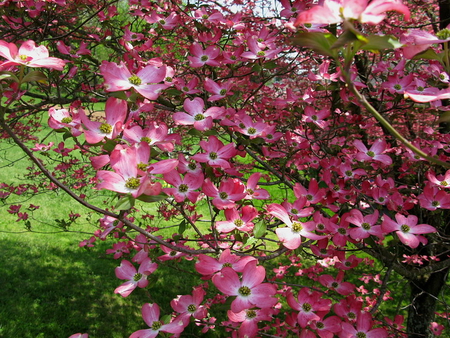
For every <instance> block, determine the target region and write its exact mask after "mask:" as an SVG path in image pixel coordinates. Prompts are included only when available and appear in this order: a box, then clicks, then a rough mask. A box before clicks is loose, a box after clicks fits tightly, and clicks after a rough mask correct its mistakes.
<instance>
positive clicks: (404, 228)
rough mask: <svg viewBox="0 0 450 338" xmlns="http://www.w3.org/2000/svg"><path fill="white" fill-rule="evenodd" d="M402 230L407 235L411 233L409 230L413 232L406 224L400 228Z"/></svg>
mask: <svg viewBox="0 0 450 338" xmlns="http://www.w3.org/2000/svg"><path fill="white" fill-rule="evenodd" d="M400 230H401V231H402V232H403V233H405V234H406V233H408V232H409V230H411V228H410V227H409V226H407V225H406V224H402V226H401V227H400Z"/></svg>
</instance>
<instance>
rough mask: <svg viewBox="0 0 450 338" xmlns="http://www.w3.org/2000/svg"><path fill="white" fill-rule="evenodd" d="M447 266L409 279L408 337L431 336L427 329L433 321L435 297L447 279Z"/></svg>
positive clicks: (424, 337)
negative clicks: (426, 274)
mask: <svg viewBox="0 0 450 338" xmlns="http://www.w3.org/2000/svg"><path fill="white" fill-rule="evenodd" d="M448 270H449V269H448V268H447V269H445V270H442V271H439V272H435V273H432V274H430V275H428V276H423V277H422V278H418V279H415V280H411V282H410V287H411V293H410V295H411V305H410V307H409V311H408V321H407V328H408V338H428V337H432V336H433V335H432V333H431V331H430V329H429V327H430V324H431V322H433V321H434V316H435V315H434V313H435V311H436V305H437V298H438V296H439V293H440V292H441V290H442V287H443V286H444V285H445V283H446V281H447V274H448Z"/></svg>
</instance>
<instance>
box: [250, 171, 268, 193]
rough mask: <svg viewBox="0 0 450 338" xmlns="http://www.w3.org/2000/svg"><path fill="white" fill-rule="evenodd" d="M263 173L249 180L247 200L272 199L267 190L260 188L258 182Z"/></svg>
mask: <svg viewBox="0 0 450 338" xmlns="http://www.w3.org/2000/svg"><path fill="white" fill-rule="evenodd" d="M261 176H262V174H261V173H253V174H251V175H250V177H249V178H248V180H247V190H246V192H247V196H246V197H245V199H257V200H266V199H269V198H270V194H269V192H268V191H267V190H266V189H261V188H260V187H259V186H258V181H259V179H260V178H261Z"/></svg>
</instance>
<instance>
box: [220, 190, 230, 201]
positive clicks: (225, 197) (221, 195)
mask: <svg viewBox="0 0 450 338" xmlns="http://www.w3.org/2000/svg"><path fill="white" fill-rule="evenodd" d="M219 196H220V198H221V199H223V200H224V199H227V198H228V194H227V193H226V192H225V191H222V192H221V193H220V194H219Z"/></svg>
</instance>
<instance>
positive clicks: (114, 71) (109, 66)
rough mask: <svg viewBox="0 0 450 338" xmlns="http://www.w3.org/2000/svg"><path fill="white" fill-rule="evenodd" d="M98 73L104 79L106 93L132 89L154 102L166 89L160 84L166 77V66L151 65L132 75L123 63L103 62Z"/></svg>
mask: <svg viewBox="0 0 450 338" xmlns="http://www.w3.org/2000/svg"><path fill="white" fill-rule="evenodd" d="M100 73H101V74H102V75H103V77H104V78H105V83H104V86H105V89H106V91H108V92H116V91H121V90H128V89H130V88H134V89H135V90H136V91H137V92H138V93H139V94H141V95H142V96H143V97H145V98H147V99H149V100H156V99H157V98H158V96H159V93H160V91H162V90H164V89H166V88H167V87H168V86H167V85H166V84H163V83H160V82H162V81H164V78H165V77H166V66H161V67H157V66H155V65H152V64H151V65H148V66H147V67H145V68H143V69H141V70H139V71H138V72H137V73H136V74H133V73H131V72H130V70H129V69H128V67H127V66H126V65H125V63H124V62H123V61H121V62H120V64H116V63H114V62H109V61H103V62H102V64H101V66H100Z"/></svg>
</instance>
